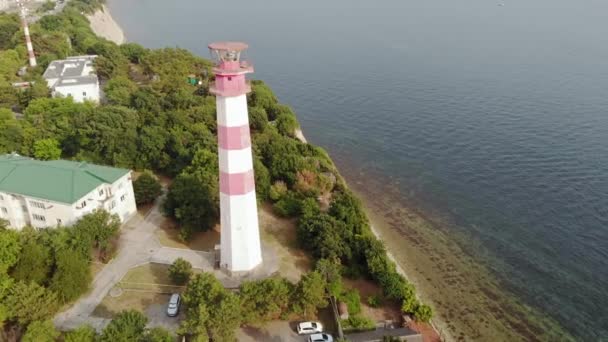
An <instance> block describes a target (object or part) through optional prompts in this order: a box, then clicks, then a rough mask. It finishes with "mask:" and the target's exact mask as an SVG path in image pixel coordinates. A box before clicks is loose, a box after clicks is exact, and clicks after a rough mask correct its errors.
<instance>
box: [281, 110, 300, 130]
mask: <svg viewBox="0 0 608 342" xmlns="http://www.w3.org/2000/svg"><path fill="white" fill-rule="evenodd" d="M287 109H288V110H286V111H285V112H282V113H281V114H280V115H279V116H278V117H277V120H276V127H277V129H278V130H279V133H281V134H283V135H285V136H288V137H294V136H295V132H296V129H297V128H298V126H299V124H298V120H297V119H296V115H295V114H294V113H293V111H291V109H290V108H287Z"/></svg>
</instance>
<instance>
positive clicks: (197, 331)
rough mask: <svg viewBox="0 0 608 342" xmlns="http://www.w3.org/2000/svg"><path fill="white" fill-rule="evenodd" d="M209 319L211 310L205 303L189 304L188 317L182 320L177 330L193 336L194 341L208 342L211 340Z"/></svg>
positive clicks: (182, 333) (181, 333)
mask: <svg viewBox="0 0 608 342" xmlns="http://www.w3.org/2000/svg"><path fill="white" fill-rule="evenodd" d="M208 321H209V311H208V310H207V306H206V305H205V303H199V304H197V305H189V306H188V312H187V315H186V318H185V319H184V320H183V321H182V322H181V324H180V326H179V329H178V330H177V332H178V334H180V335H187V336H190V337H192V339H191V340H192V341H196V342H207V341H209V333H207V322H208Z"/></svg>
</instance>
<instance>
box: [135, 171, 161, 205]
mask: <svg viewBox="0 0 608 342" xmlns="http://www.w3.org/2000/svg"><path fill="white" fill-rule="evenodd" d="M133 191H134V193H135V202H137V204H138V205H140V204H149V203H152V202H154V200H156V198H157V197H158V196H160V194H161V193H162V187H161V185H160V182H159V181H158V179H156V177H155V176H154V174H153V173H152V172H150V171H144V172H143V173H142V174H141V175H139V177H137V179H136V180H135V182H133Z"/></svg>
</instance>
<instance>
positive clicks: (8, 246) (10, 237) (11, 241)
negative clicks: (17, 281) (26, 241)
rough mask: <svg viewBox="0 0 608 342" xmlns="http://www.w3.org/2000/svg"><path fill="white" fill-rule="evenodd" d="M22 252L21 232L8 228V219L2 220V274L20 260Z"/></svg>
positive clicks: (0, 229)
mask: <svg viewBox="0 0 608 342" xmlns="http://www.w3.org/2000/svg"><path fill="white" fill-rule="evenodd" d="M20 252H21V242H20V241H19V234H18V233H17V232H16V231H14V230H11V229H8V225H7V222H6V221H4V220H2V221H0V274H3V273H5V272H6V271H7V270H8V269H9V268H10V267H11V266H13V265H14V264H15V263H16V262H17V260H19V254H20Z"/></svg>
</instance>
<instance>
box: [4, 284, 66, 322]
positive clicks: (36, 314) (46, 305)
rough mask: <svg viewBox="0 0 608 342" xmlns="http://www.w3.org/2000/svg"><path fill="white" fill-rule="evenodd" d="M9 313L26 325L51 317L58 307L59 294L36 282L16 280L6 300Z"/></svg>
mask: <svg viewBox="0 0 608 342" xmlns="http://www.w3.org/2000/svg"><path fill="white" fill-rule="evenodd" d="M5 304H6V307H7V308H10V311H9V315H10V317H11V318H13V319H15V320H17V322H18V323H19V324H21V325H22V326H25V325H27V324H29V323H30V322H32V321H41V320H45V319H47V318H50V317H51V316H52V315H53V314H54V313H55V311H56V309H57V295H56V294H55V293H54V292H53V291H50V290H47V289H45V288H44V287H42V286H40V285H38V284H36V283H25V282H22V281H19V282H16V283H15V284H14V285H13V286H12V287H11V288H10V289H9V291H8V296H7V297H6V301H5Z"/></svg>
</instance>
